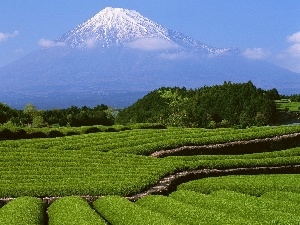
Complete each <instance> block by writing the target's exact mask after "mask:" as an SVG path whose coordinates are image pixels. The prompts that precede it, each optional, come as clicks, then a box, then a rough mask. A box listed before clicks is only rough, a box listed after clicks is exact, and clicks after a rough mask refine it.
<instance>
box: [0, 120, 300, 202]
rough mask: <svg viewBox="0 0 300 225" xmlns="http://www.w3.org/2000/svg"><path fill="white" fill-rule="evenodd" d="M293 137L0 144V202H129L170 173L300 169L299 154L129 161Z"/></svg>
mask: <svg viewBox="0 0 300 225" xmlns="http://www.w3.org/2000/svg"><path fill="white" fill-rule="evenodd" d="M298 129H299V127H298ZM296 131H297V126H291V127H280V129H279V128H276V127H275V128H271V127H261V128H251V129H243V130H235V129H215V130H206V129H182V128H173V129H162V130H160V129H158V130H157V129H133V130H126V131H122V132H100V133H95V134H84V135H77V136H66V137H61V138H53V139H51V138H49V139H30V140H17V141H16V140H14V141H1V142H0V154H1V159H0V177H1V186H0V196H1V197H18V196H22V195H27V196H67V195H81V196H84V195H109V194H110V195H122V196H128V195H130V194H133V193H136V192H138V191H140V190H142V189H144V188H146V187H148V186H149V185H153V184H155V183H156V182H158V181H159V179H160V178H162V177H164V176H166V175H167V174H171V173H174V172H175V171H182V170H189V169H197V168H199V169H200V168H235V167H253V166H276V165H291V164H299V163H300V149H299V148H294V149H290V150H284V151H277V152H264V153H257V154H242V155H226V154H227V152H224V153H223V154H224V155H199V156H176V157H175V156H172V157H166V158H153V157H147V156H138V155H134V154H137V153H138V154H142V153H146V154H149V153H151V152H153V151H156V150H160V149H171V148H173V147H174V146H183V145H193V144H195V143H196V144H197V143H198V144H200V143H202V144H204V143H205V144H212V143H220V142H222V141H228V140H241V138H244V139H251V138H254V137H255V138H260V137H271V136H277V135H280V134H285V133H291V132H296ZM262 150H263V149H262ZM125 152H126V153H127V154H125ZM208 153H209V152H208Z"/></svg>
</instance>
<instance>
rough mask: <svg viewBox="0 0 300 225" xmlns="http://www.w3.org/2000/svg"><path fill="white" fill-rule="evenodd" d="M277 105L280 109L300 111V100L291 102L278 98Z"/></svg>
mask: <svg viewBox="0 0 300 225" xmlns="http://www.w3.org/2000/svg"><path fill="white" fill-rule="evenodd" d="M276 107H277V109H279V110H289V111H291V112H300V102H290V101H288V100H286V99H283V100H276Z"/></svg>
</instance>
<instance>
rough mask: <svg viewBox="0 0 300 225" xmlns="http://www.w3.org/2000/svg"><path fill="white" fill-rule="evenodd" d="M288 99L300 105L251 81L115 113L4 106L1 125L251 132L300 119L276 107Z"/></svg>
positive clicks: (155, 99)
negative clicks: (250, 129)
mask: <svg viewBox="0 0 300 225" xmlns="http://www.w3.org/2000/svg"><path fill="white" fill-rule="evenodd" d="M282 98H286V99H288V101H293V102H297V101H300V95H296V94H293V95H291V96H283V95H279V93H278V91H277V90H276V89H275V88H274V89H271V90H263V89H260V88H257V87H256V86H255V85H254V84H253V83H252V82H251V81H249V82H247V83H231V82H224V84H222V85H214V86H204V87H201V88H197V89H186V88H179V87H162V88H159V89H157V90H154V91H152V92H150V93H148V94H147V95H145V96H144V97H143V98H142V99H139V100H138V101H137V102H136V103H134V104H133V105H131V106H130V107H128V108H125V109H122V110H113V109H112V108H110V107H109V106H107V105H104V104H101V105H97V106H95V107H93V108H90V107H86V106H84V107H81V108H80V107H76V106H71V107H70V108H67V109H51V110H37V109H36V107H35V106H34V105H32V104H30V103H29V104H27V105H26V106H25V107H24V109H22V110H17V109H12V108H11V107H9V106H7V105H5V104H2V103H0V124H5V123H11V124H13V125H15V126H19V127H25V126H26V127H37V128H38V127H48V126H71V127H80V126H93V125H105V126H111V125H113V124H121V125H127V124H135V123H157V124H162V125H164V126H181V127H204V128H217V127H239V128H245V127H250V126H264V125H275V124H283V123H287V121H292V122H295V121H296V122H297V121H299V118H298V117H299V112H290V111H289V110H288V109H286V108H284V110H279V109H278V108H276V101H275V100H278V99H282ZM116 112H117V113H116Z"/></svg>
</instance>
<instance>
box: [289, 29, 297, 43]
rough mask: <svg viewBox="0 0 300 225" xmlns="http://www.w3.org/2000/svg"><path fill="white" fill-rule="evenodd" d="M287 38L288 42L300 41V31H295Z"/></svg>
mask: <svg viewBox="0 0 300 225" xmlns="http://www.w3.org/2000/svg"><path fill="white" fill-rule="evenodd" d="M286 39H287V41H288V42H292V43H300V31H299V32H296V33H293V34H292V35H291V36H288V37H287V38H286Z"/></svg>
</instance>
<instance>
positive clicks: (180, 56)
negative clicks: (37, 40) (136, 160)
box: [0, 8, 300, 108]
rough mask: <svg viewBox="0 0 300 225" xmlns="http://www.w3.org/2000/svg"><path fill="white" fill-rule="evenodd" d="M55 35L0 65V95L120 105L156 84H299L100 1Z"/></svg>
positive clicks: (291, 88)
mask: <svg viewBox="0 0 300 225" xmlns="http://www.w3.org/2000/svg"><path fill="white" fill-rule="evenodd" d="M55 42H56V43H57V45H55V46H56V47H48V48H41V49H38V50H36V51H34V52H32V53H31V54H29V55H27V56H25V57H23V58H21V59H19V60H18V61H15V62H13V63H11V64H9V65H7V66H4V67H2V68H0V80H1V83H0V102H5V103H7V104H10V105H11V106H14V107H18V108H20V107H22V106H23V105H25V104H26V103H28V102H31V103H33V104H36V105H37V106H40V107H43V108H52V107H68V106H70V105H90V106H92V105H96V104H99V103H104V104H108V105H111V106H114V107H124V106H128V105H129V104H131V103H132V102H133V101H135V100H137V98H140V97H142V93H143V94H145V93H146V92H147V91H151V90H154V89H157V88H159V87H161V86H180V87H182V86H185V87H187V88H196V87H201V86H203V85H214V84H222V83H223V82H224V81H232V82H247V81H249V80H251V81H252V82H253V83H254V84H255V85H256V86H258V87H262V88H274V87H275V88H278V90H279V91H280V92H284V93H291V92H296V91H298V90H299V88H300V77H299V74H296V73H292V72H290V71H288V70H285V69H283V68H280V67H277V66H275V65H272V64H270V63H268V62H265V61H261V60H248V59H246V58H244V57H243V56H242V55H241V54H239V50H238V49H237V48H216V47H212V46H209V45H206V44H203V43H201V42H200V41H197V40H195V39H193V38H191V37H188V36H186V35H184V34H181V33H179V32H177V31H173V30H170V29H167V28H164V27H163V26H161V25H159V24H157V23H155V22H153V21H151V20H150V19H147V18H145V17H143V16H142V15H140V14H139V13H137V12H136V11H133V10H127V9H119V8H116V9H114V8H105V9H104V10H102V11H100V12H99V13H98V14H96V15H95V16H94V17H92V18H91V19H89V20H87V21H86V22H84V23H82V24H81V25H79V26H77V27H76V28H74V29H72V30H71V31H69V32H67V33H66V34H64V35H62V36H61V37H60V38H58V39H57V40H56V41H55ZM125 93H129V96H132V98H130V99H128V98H127V97H126V94H125ZM133 93H136V94H133ZM133 96H135V97H133ZM122 98H124V100H123V99H122ZM125 99H126V100H125Z"/></svg>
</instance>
